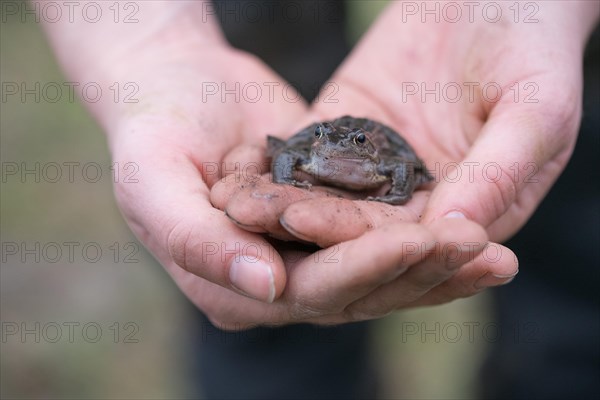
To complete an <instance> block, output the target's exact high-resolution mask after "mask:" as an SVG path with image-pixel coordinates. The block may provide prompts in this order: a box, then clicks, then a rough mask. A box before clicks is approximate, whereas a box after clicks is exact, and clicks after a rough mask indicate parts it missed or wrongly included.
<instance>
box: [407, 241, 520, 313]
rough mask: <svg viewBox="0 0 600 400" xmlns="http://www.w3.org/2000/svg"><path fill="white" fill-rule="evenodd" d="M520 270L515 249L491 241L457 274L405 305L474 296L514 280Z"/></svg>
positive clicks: (427, 303) (442, 302) (442, 301)
mask: <svg viewBox="0 0 600 400" xmlns="http://www.w3.org/2000/svg"><path fill="white" fill-rule="evenodd" d="M518 272H519V262H518V259H517V257H516V255H515V254H514V253H513V252H512V250H510V249H509V248H508V247H505V246H502V245H501V244H498V243H488V245H487V246H486V247H485V249H484V250H483V251H482V252H481V253H480V254H479V255H478V256H477V257H476V258H475V259H474V260H473V261H471V262H469V263H467V264H465V265H464V266H463V267H462V268H461V269H460V270H459V271H458V272H457V273H456V274H455V275H454V276H452V277H451V278H450V279H448V280H447V281H446V282H444V283H442V284H441V285H439V286H436V287H435V288H433V289H432V290H431V291H430V292H428V293H427V294H425V295H424V296H423V297H421V298H419V299H417V300H416V301H414V302H413V303H410V304H406V305H405V306H404V307H417V306H429V305H436V304H444V303H447V302H449V301H452V300H455V299H458V298H464V297H470V296H473V295H475V294H477V293H479V292H481V291H483V290H484V289H487V288H490V287H495V286H500V285H505V284H507V283H509V282H511V281H512V280H513V279H514V278H515V276H516V275H517V273H518Z"/></svg>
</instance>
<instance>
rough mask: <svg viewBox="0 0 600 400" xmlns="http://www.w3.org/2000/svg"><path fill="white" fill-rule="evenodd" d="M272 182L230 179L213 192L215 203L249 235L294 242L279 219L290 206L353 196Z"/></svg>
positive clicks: (267, 179)
mask: <svg viewBox="0 0 600 400" xmlns="http://www.w3.org/2000/svg"><path fill="white" fill-rule="evenodd" d="M270 179H271V178H270V175H263V176H260V177H257V176H244V175H237V174H232V175H229V176H227V177H226V178H224V179H222V180H221V181H220V182H219V183H217V184H215V186H214V187H213V188H212V191H211V202H212V203H213V204H214V205H215V207H217V208H219V209H222V210H224V211H225V213H226V215H227V216H228V217H229V218H231V220H232V221H234V222H235V223H236V224H237V225H238V226H239V227H241V228H243V229H245V230H247V231H250V232H261V233H269V234H271V235H272V236H274V237H276V238H279V239H283V240H294V239H296V237H294V236H293V235H292V234H290V233H289V232H288V231H287V230H285V229H284V228H283V227H282V226H281V224H280V223H279V218H280V217H281V215H282V214H283V212H284V210H285V209H286V208H287V207H288V206H289V205H290V204H292V203H294V202H297V201H301V200H306V199H313V198H326V197H332V196H334V197H337V196H342V195H344V196H350V195H351V194H347V193H345V192H343V191H340V190H337V189H333V188H327V187H322V186H313V187H311V188H310V190H309V189H304V188H298V187H295V186H291V185H283V184H274V183H272V182H271V181H270Z"/></svg>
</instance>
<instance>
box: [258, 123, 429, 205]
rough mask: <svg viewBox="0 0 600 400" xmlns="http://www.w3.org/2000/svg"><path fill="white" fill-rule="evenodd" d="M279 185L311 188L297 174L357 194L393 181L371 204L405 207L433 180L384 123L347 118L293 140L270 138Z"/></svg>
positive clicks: (313, 128) (321, 125) (312, 128)
mask: <svg viewBox="0 0 600 400" xmlns="http://www.w3.org/2000/svg"><path fill="white" fill-rule="evenodd" d="M267 154H268V155H269V156H270V157H271V158H272V162H271V172H272V174H273V181H274V182H275V183H284V184H289V185H294V186H299V187H310V184H309V183H308V182H306V181H304V182H300V181H297V180H296V179H295V178H294V172H295V171H303V172H306V173H308V174H310V175H311V176H312V177H313V178H314V179H315V181H317V182H319V183H323V184H326V185H332V186H337V187H340V188H343V189H349V190H353V191H369V190H374V189H377V188H381V187H382V186H383V185H385V184H390V183H391V188H390V190H389V191H388V192H387V193H386V194H385V195H383V196H378V197H367V200H374V201H381V202H384V203H388V204H394V205H398V204H405V203H406V202H407V201H408V200H410V198H411V196H412V193H413V191H414V190H415V188H416V187H418V186H419V185H422V184H425V183H427V182H430V181H431V180H432V179H433V178H432V177H431V175H430V174H429V172H428V171H427V169H426V167H425V164H424V163H423V161H421V160H420V159H419V157H417V155H416V154H415V151H414V150H413V149H412V147H411V146H410V145H409V144H408V142H406V140H404V139H403V138H402V137H401V136H400V135H399V134H398V133H396V132H395V131H394V130H392V129H391V128H389V127H387V126H385V125H384V124H382V123H379V122H376V121H373V120H370V119H366V118H353V117H350V116H344V117H341V118H338V119H336V120H333V121H326V122H321V123H315V124H312V125H310V126H308V127H306V128H304V129H303V130H301V131H300V132H298V133H297V134H295V135H294V136H292V137H291V138H289V139H288V140H287V141H284V140H281V139H278V138H276V137H273V136H268V137H267Z"/></svg>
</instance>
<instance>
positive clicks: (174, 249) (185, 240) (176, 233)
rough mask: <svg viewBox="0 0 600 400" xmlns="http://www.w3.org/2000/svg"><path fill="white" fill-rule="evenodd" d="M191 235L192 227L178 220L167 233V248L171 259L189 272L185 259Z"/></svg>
mask: <svg viewBox="0 0 600 400" xmlns="http://www.w3.org/2000/svg"><path fill="white" fill-rule="evenodd" d="M191 236H192V229H191V228H190V227H189V226H186V225H185V224H183V223H181V222H178V223H175V224H174V225H173V227H172V228H171V229H170V230H169V233H168V234H167V249H168V251H169V255H170V256H171V258H172V259H173V261H174V262H175V263H176V264H177V265H179V266H180V267H181V268H183V269H184V270H186V271H188V272H190V270H189V266H188V259H187V253H188V252H187V249H188V247H189V241H190V238H191Z"/></svg>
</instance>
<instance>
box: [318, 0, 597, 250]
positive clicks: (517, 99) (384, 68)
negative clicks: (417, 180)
mask: <svg viewBox="0 0 600 400" xmlns="http://www.w3.org/2000/svg"><path fill="white" fill-rule="evenodd" d="M436 4H437V3H436ZM535 4H536V5H537V6H538V7H539V10H538V13H537V14H536V15H535V16H533V17H532V18H535V17H537V19H538V21H537V22H535V23H523V18H524V17H525V14H529V12H528V13H525V12H524V11H525V10H521V19H520V20H519V22H518V23H515V22H514V20H513V17H514V10H513V9H509V8H510V6H512V7H514V5H512V3H511V4H508V3H507V4H502V15H503V18H502V20H501V21H500V22H498V23H491V22H488V21H486V20H485V19H484V18H482V16H481V15H478V14H475V21H474V22H473V23H472V22H469V20H468V18H467V16H466V15H465V14H463V18H462V19H460V21H459V22H458V23H448V22H444V21H443V20H442V22H441V23H434V22H433V18H434V17H433V16H431V15H429V16H427V18H429V19H428V21H430V22H429V23H422V22H421V16H422V14H421V13H417V14H416V15H410V14H409V13H408V12H407V8H406V7H407V6H406V5H405V4H402V3H400V2H398V3H393V4H392V5H390V7H389V9H388V10H386V11H385V12H384V14H383V15H382V17H381V18H380V19H379V20H378V21H377V23H376V24H375V25H374V26H373V28H372V29H371V30H370V31H369V32H368V33H367V35H366V36H365V37H364V39H363V40H362V41H361V42H360V44H359V45H358V46H357V48H356V49H355V50H354V52H353V53H352V54H351V56H350V57H349V59H348V60H347V61H346V62H345V63H344V65H343V66H342V67H341V68H340V69H339V71H338V72H337V73H336V75H335V76H334V78H333V81H335V82H336V83H337V84H338V85H339V87H340V91H339V97H340V98H342V99H344V100H343V102H340V103H339V104H325V103H319V104H317V105H316V107H314V108H313V112H314V113H315V114H317V115H318V116H321V117H322V116H332V115H339V114H340V112H342V111H343V112H344V113H348V107H352V109H353V110H355V113H358V114H359V115H360V114H366V115H369V116H373V117H374V118H375V117H379V118H380V119H381V120H382V121H383V122H386V123H388V124H389V125H391V126H393V127H395V128H397V129H398V130H399V132H401V133H402V134H403V135H404V136H405V137H407V138H408V139H409V142H411V143H412V144H413V145H414V147H416V149H417V152H418V154H419V155H420V156H421V157H422V158H424V160H425V162H426V164H427V166H428V167H429V168H430V170H433V171H432V172H433V174H434V175H435V177H436V183H437V184H436V185H435V189H434V190H433V192H432V194H431V198H430V199H429V201H428V202H427V205H426V208H425V210H424V215H423V222H425V223H429V222H431V221H432V220H434V219H437V218H441V217H442V216H444V215H446V214H448V213H452V215H460V214H462V215H464V216H465V217H466V218H468V219H470V220H473V221H475V222H477V223H479V224H481V225H483V226H484V227H486V230H487V232H488V234H489V236H490V238H491V239H492V240H494V241H503V240H506V239H507V238H508V237H510V236H511V235H512V234H514V233H515V232H516V231H517V230H518V229H519V228H520V227H521V226H522V225H523V224H524V223H525V222H526V220H527V219H528V218H529V216H530V215H531V214H532V213H533V211H534V210H535V208H536V207H537V205H538V204H539V202H540V201H541V200H542V198H543V197H544V195H545V194H546V193H547V191H548V190H549V188H550V187H551V185H552V184H553V182H554V181H555V180H556V178H557V177H558V175H559V174H560V172H561V171H562V170H563V168H564V167H565V165H566V163H567V161H568V159H569V156H570V154H571V152H572V149H573V146H574V143H575V139H576V134H577V129H578V125H579V120H580V114H581V97H582V96H581V94H582V74H581V70H582V68H581V63H582V58H583V57H582V56H583V49H584V45H585V41H586V38H587V36H588V34H589V32H590V31H591V28H592V26H593V24H594V23H595V22H596V21H597V19H598V8H597V5H593V4H591V3H589V2H569V3H566V2H542V3H535ZM437 5H438V6H440V4H437ZM441 5H442V6H444V4H441ZM494 5H495V6H498V3H494ZM440 8H441V7H440ZM430 9H431V7H430ZM479 11H480V9H479ZM528 11H530V9H528ZM400 21H402V23H400ZM365 71H368V73H365ZM436 85H439V86H436ZM457 87H458V89H459V90H461V92H456V91H453V90H456V88H457ZM448 88H449V89H448ZM473 88H474V89H473ZM483 88H491V89H490V90H489V91H490V92H491V93H486V92H483V91H482V89H483ZM494 88H501V93H502V96H501V97H500V96H498V98H495V97H496V96H495V95H494V93H493V90H494ZM470 89H473V93H474V95H472V94H471V93H470ZM426 90H429V91H430V93H427V92H426ZM455 93H457V94H458V95H455ZM351 95H353V98H352V96H351ZM348 98H351V99H352V100H351V101H348V100H347V99H348ZM361 99H362V100H363V103H367V105H365V106H363V107H357V106H355V103H356V100H361ZM368 105H371V107H369V106H368Z"/></svg>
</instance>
